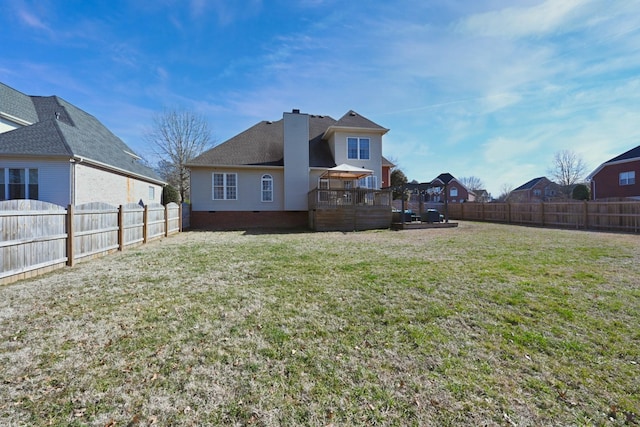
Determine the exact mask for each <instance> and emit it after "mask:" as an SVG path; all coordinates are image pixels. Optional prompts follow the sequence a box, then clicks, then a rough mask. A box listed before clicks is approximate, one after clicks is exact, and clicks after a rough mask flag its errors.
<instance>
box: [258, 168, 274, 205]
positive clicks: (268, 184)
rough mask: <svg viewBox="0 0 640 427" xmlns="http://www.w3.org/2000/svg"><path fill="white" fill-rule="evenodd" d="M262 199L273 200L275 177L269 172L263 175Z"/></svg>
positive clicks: (264, 200)
mask: <svg viewBox="0 0 640 427" xmlns="http://www.w3.org/2000/svg"><path fill="white" fill-rule="evenodd" d="M261 186H262V201H263V202H273V177H272V176H271V175H269V174H265V175H262V180H261Z"/></svg>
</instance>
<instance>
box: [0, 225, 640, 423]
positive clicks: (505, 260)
mask: <svg viewBox="0 0 640 427" xmlns="http://www.w3.org/2000/svg"><path fill="white" fill-rule="evenodd" d="M639 364H640V238H639V237H638V236H634V235H619V234H606V233H592V232H579V231H566V230H550V229H538V228H525V227H514V226H505V225H495V224H482V223H472V222H463V223H461V224H460V226H459V227H458V228H452V229H438V230H408V231H400V232H392V231H370V232H359V233H299V234H298V233H290V234H259V233H258V234H256V233H241V232H226V233H212V232H188V233H183V234H181V235H178V236H175V237H171V238H168V239H164V240H162V241H158V242H154V243H151V244H149V245H146V246H144V247H138V248H136V249H132V250H128V251H125V252H123V253H118V254H114V255H110V256H108V257H104V258H101V259H98V260H93V261H89V262H85V263H81V264H79V265H77V266H76V267H74V268H69V269H64V270H59V271H57V272H55V273H52V274H49V275H46V276H42V277H40V278H36V279H31V280H26V281H22V282H18V283H14V284H12V285H6V286H3V287H0V424H1V425H78V426H80V425H92V426H128V425H131V426H133V425H141V426H147V425H162V426H165V425H198V426H200V425H254V426H299V425H312V426H329V425H334V426H345V425H398V426H400V425H402V426H405V425H416V426H418V425H419V426H426V425H434V426H436V425H437V426H447V425H502V426H511V425H518V426H534V425H535V426H540V425H549V426H551V425H554V426H556V425H639V424H640V365H639Z"/></svg>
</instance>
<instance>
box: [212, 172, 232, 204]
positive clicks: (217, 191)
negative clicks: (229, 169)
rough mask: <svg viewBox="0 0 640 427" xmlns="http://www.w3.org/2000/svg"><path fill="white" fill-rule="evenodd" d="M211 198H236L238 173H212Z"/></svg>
mask: <svg viewBox="0 0 640 427" xmlns="http://www.w3.org/2000/svg"><path fill="white" fill-rule="evenodd" d="M212 181H213V182H212V184H213V194H212V198H213V200H237V199H238V174H235V173H214V174H213V178H212Z"/></svg>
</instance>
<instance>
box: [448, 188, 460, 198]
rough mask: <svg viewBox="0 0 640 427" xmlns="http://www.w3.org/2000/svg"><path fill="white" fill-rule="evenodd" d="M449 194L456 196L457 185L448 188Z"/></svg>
mask: <svg viewBox="0 0 640 427" xmlns="http://www.w3.org/2000/svg"><path fill="white" fill-rule="evenodd" d="M449 195H450V196H451V197H458V188H457V187H451V189H450V190H449Z"/></svg>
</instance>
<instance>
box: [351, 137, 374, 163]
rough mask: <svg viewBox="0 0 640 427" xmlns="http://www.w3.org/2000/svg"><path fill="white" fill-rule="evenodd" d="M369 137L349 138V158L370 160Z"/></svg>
mask: <svg viewBox="0 0 640 427" xmlns="http://www.w3.org/2000/svg"><path fill="white" fill-rule="evenodd" d="M369 145H370V139H369V138H355V137H349V138H347V158H349V159H361V160H369V156H370V154H369V150H370V148H369Z"/></svg>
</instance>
